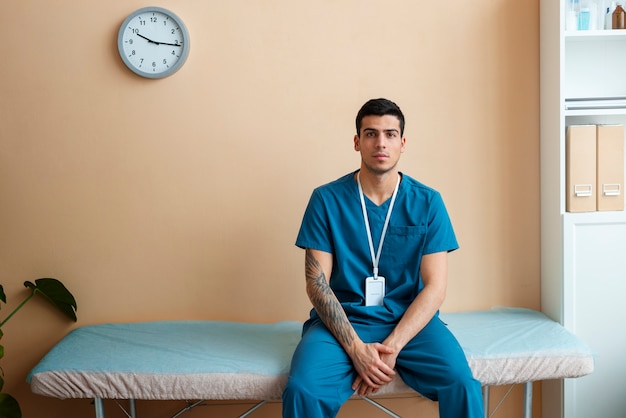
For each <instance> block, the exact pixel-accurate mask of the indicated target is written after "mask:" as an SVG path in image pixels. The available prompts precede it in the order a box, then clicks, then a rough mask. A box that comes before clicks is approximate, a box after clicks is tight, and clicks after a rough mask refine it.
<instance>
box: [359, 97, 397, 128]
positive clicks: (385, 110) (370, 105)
mask: <svg viewBox="0 0 626 418" xmlns="http://www.w3.org/2000/svg"><path fill="white" fill-rule="evenodd" d="M385 115H391V116H395V117H397V118H398V120H399V121H400V136H402V135H404V115H403V114H402V111H401V110H400V107H398V105H397V104H395V103H394V102H392V101H391V100H387V99H371V100H368V101H367V102H366V103H365V104H364V105H363V106H362V107H361V109H360V110H359V113H357V115H356V134H357V135H361V122H362V121H363V118H364V117H366V116H385Z"/></svg>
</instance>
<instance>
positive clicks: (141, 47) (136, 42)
mask: <svg viewBox="0 0 626 418" xmlns="http://www.w3.org/2000/svg"><path fill="white" fill-rule="evenodd" d="M117 49H118V51H119V53H120V57H121V58H122V61H124V64H126V66H127V67H128V68H130V69H131V70H132V71H133V72H134V73H135V74H138V75H140V76H142V77H146V78H163V77H167V76H170V75H172V74H174V73H175V72H176V71H178V70H179V69H180V68H181V67H182V65H183V64H184V63H185V60H186V59H187V55H188V54H189V33H188V32H187V28H186V27H185V24H184V23H183V21H182V20H181V19H180V18H179V17H178V16H176V15H175V14H174V13H172V12H170V11H169V10H166V9H163V8H161V7H144V8H141V9H138V10H135V11H134V12H132V13H131V14H130V15H129V16H128V17H127V18H126V19H125V20H124V23H122V26H120V30H119V33H118V35H117Z"/></svg>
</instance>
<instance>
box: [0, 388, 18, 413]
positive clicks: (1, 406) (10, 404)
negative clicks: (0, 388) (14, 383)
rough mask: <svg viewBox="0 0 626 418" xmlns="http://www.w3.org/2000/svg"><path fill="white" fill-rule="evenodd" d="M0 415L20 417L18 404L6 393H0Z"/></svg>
mask: <svg viewBox="0 0 626 418" xmlns="http://www.w3.org/2000/svg"><path fill="white" fill-rule="evenodd" d="M0 417H2V418H22V411H21V410H20V404H19V403H17V401H16V400H15V398H14V397H13V396H11V395H9V394H8V393H0Z"/></svg>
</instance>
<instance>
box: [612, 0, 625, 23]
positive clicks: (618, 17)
mask: <svg viewBox="0 0 626 418" xmlns="http://www.w3.org/2000/svg"><path fill="white" fill-rule="evenodd" d="M625 14H626V13H625V12H624V8H623V7H622V3H621V2H618V3H617V6H615V11H614V12H613V29H626V25H624V17H625Z"/></svg>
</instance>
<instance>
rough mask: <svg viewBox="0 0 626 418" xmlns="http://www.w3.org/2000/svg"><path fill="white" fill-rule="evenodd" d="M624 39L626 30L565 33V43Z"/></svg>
mask: <svg viewBox="0 0 626 418" xmlns="http://www.w3.org/2000/svg"><path fill="white" fill-rule="evenodd" d="M594 39H595V40H600V39H602V40H605V39H620V40H621V39H626V29H614V30H574V31H566V32H565V41H576V40H594Z"/></svg>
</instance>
